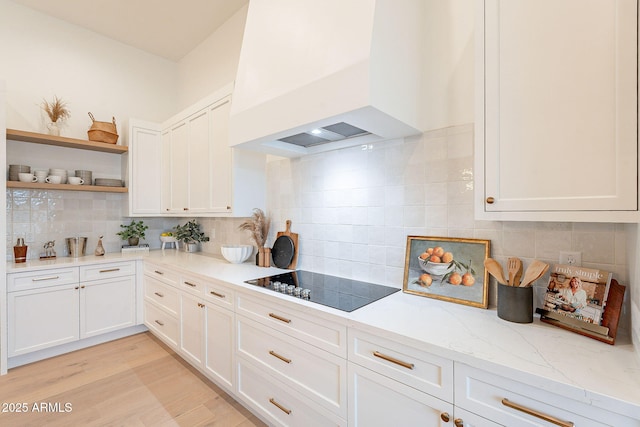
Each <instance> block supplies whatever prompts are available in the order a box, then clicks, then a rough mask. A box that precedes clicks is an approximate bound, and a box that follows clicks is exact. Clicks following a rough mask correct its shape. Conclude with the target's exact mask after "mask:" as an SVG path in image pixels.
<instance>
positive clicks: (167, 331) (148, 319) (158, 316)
mask: <svg viewBox="0 0 640 427" xmlns="http://www.w3.org/2000/svg"><path fill="white" fill-rule="evenodd" d="M144 324H145V325H147V327H148V328H149V329H150V330H151V332H152V333H153V334H154V335H156V336H157V337H158V338H160V339H161V340H162V341H164V342H165V343H166V344H167V345H168V346H169V347H172V348H173V349H177V348H178V338H179V330H180V329H179V328H178V319H177V318H175V317H173V316H171V315H170V314H169V313H167V312H165V311H163V310H160V309H159V308H158V307H156V306H155V305H153V304H152V303H150V302H149V301H145V303H144Z"/></svg>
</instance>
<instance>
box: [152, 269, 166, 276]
mask: <svg viewBox="0 0 640 427" xmlns="http://www.w3.org/2000/svg"><path fill="white" fill-rule="evenodd" d="M153 272H154V273H156V274H159V275H161V276H162V275H163V274H164V273H163V272H162V271H158V270H153Z"/></svg>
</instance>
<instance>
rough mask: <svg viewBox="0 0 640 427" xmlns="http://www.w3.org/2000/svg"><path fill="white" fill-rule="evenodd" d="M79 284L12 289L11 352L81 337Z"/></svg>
mask: <svg viewBox="0 0 640 427" xmlns="http://www.w3.org/2000/svg"><path fill="white" fill-rule="evenodd" d="M78 294H79V287H78V285H77V284H71V285H60V286H53V287H46V288H39V289H33V290H28V291H18V292H9V294H8V296H9V298H8V301H7V303H8V315H9V316H8V322H7V324H8V326H9V331H8V332H9V333H8V338H9V347H8V356H9V357H13V356H19V355H22V354H26V353H30V352H32V351H37V350H42V349H45V348H49V347H53V346H56V345H60V344H66V343H68V342H72V341H77V340H78V339H79V338H80V317H79V306H80V299H79V296H78Z"/></svg>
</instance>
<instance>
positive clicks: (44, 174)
mask: <svg viewBox="0 0 640 427" xmlns="http://www.w3.org/2000/svg"><path fill="white" fill-rule="evenodd" d="M33 174H34V175H35V176H36V178H38V182H44V180H45V179H47V171H43V170H37V171H34V172H33Z"/></svg>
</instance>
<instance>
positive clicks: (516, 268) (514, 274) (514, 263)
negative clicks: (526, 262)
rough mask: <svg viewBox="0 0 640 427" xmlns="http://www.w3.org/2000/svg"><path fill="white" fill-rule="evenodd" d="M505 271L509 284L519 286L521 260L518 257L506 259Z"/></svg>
mask: <svg viewBox="0 0 640 427" xmlns="http://www.w3.org/2000/svg"><path fill="white" fill-rule="evenodd" d="M507 271H508V272H509V286H520V278H521V277H522V261H521V260H520V258H515V257H512V258H509V259H507Z"/></svg>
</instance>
